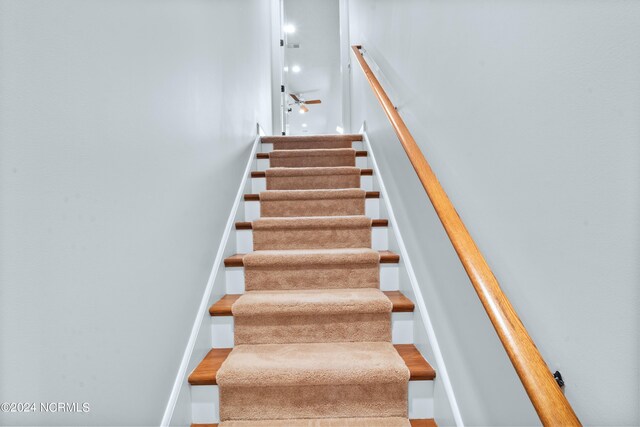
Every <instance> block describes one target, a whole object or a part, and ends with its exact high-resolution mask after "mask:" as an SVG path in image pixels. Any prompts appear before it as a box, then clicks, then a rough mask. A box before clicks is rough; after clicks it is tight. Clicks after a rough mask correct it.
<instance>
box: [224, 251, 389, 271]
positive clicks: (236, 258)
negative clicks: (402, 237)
mask: <svg viewBox="0 0 640 427" xmlns="http://www.w3.org/2000/svg"><path fill="white" fill-rule="evenodd" d="M378 252H379V253H380V264H397V263H399V262H400V255H398V254H396V253H394V252H391V251H378ZM245 255H246V254H235V255H232V256H230V257H227V258H225V260H224V266H225V267H244V261H243V259H244V257H245Z"/></svg>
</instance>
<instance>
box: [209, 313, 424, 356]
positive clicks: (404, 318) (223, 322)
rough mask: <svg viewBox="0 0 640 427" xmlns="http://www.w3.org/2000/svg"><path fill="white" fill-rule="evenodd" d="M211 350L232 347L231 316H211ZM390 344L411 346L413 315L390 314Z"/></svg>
mask: <svg viewBox="0 0 640 427" xmlns="http://www.w3.org/2000/svg"><path fill="white" fill-rule="evenodd" d="M211 342H212V344H213V348H230V347H233V316H211ZM391 342H392V343H394V344H413V313H391Z"/></svg>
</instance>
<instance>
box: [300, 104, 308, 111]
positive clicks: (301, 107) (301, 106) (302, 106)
mask: <svg viewBox="0 0 640 427" xmlns="http://www.w3.org/2000/svg"><path fill="white" fill-rule="evenodd" d="M300 109H301V110H302V111H304V112H305V113H306V112H308V111H309V109H308V108H307V107H305V106H304V105H300Z"/></svg>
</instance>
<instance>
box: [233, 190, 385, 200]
mask: <svg viewBox="0 0 640 427" xmlns="http://www.w3.org/2000/svg"><path fill="white" fill-rule="evenodd" d="M302 191H304V190H302ZM310 191H313V190H310ZM364 198H365V199H379V198H380V192H379V191H367V192H366V193H365V196H364ZM244 201H245V202H259V201H260V194H245V195H244Z"/></svg>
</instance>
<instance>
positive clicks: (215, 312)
mask: <svg viewBox="0 0 640 427" xmlns="http://www.w3.org/2000/svg"><path fill="white" fill-rule="evenodd" d="M363 289H367V288H363ZM325 291H327V292H330V291H335V289H327V290H325ZM270 292H276V291H270ZM279 292H283V293H284V292H286V291H279ZM383 294H384V295H385V296H386V297H387V298H389V300H391V303H392V304H393V309H392V311H393V312H398V313H400V312H412V311H413V310H414V304H413V302H412V301H411V300H410V299H409V298H407V297H406V296H404V295H403V294H402V292H400V291H383ZM241 296H242V294H227V295H224V296H223V297H222V298H220V299H219V300H218V301H216V302H215V303H214V304H213V305H212V306H211V307H210V308H209V314H210V315H211V316H231V315H232V312H231V306H232V305H233V304H234V303H235V302H236V301H237V300H238V298H240V297H241Z"/></svg>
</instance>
